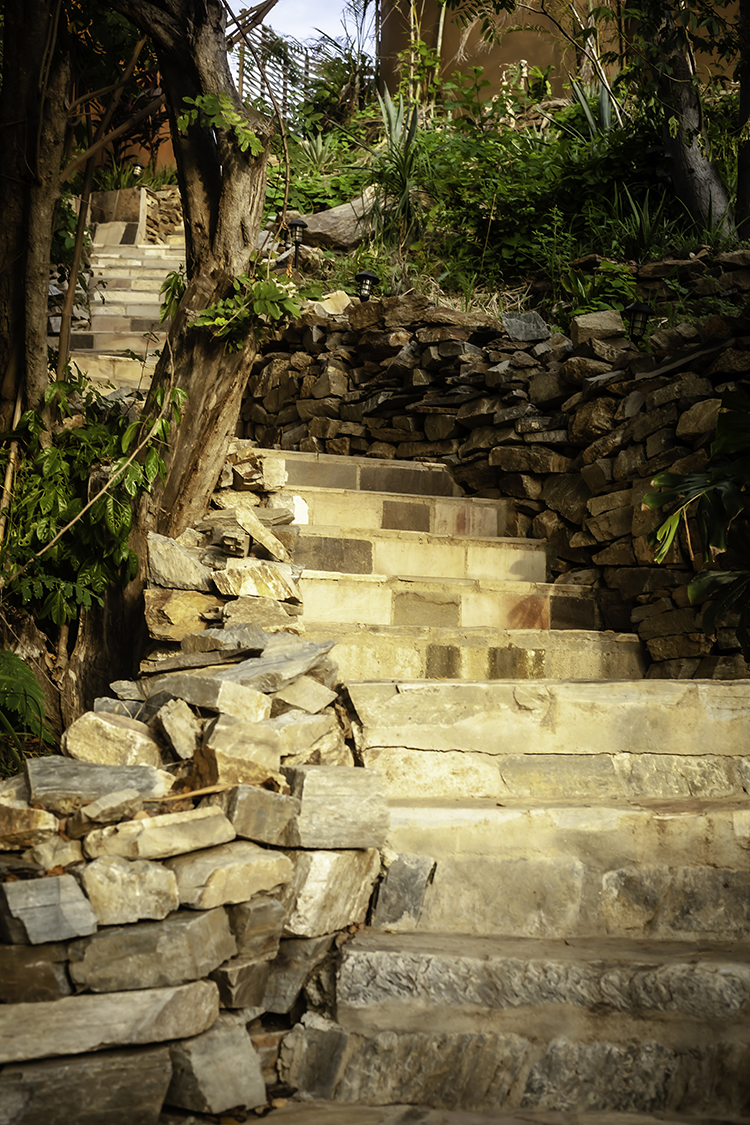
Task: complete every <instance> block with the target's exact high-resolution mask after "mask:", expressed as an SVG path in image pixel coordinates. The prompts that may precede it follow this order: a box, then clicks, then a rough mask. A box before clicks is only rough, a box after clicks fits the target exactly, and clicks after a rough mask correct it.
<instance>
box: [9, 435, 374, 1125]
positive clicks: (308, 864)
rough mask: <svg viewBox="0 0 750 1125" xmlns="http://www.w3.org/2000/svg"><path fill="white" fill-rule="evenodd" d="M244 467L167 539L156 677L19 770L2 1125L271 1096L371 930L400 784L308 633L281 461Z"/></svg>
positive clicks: (157, 566)
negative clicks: (342, 968) (375, 763)
mask: <svg viewBox="0 0 750 1125" xmlns="http://www.w3.org/2000/svg"><path fill="white" fill-rule="evenodd" d="M242 445H243V443H236V446H237V447H241V446H242ZM235 471H238V472H240V473H241V474H242V483H243V485H244V487H245V489H246V491H243V492H240V493H235V492H233V491H232V490H231V489H230V488H225V489H224V491H223V493H222V498H223V499H224V500H225V501H227V499H228V497H229V498H230V499H231V500H232V503H231V508H230V510H221V509H220V510H218V511H213V512H212V513H207V519H206V520H205V521H202V523H201V525H200V526H202V527H203V531H202V532H199V531H197V530H195V529H191V530H190V531H189V532H186V533H185V535H184V536H183V537H181V541H180V542H177V541H175V540H171V539H166V538H164V537H162V536H156V535H152V536H151V537H150V538H149V560H148V562H149V575H150V585H149V587H148V589H147V591H146V595H147V596H146V620H147V624H148V627H149V630H150V632H151V636H152V637H153V638H154V641H155V646H154V647H153V648H152V651H151V652H150V653H149V654H148V656H147V657H146V658H145V659H144V661H143V663H142V665H141V675H140V676H139V678H138V679H136V680H133V681H119V682H117V683H114V684H113V685H112V692H113V694H112V696H111V697H110V696H107V697H102V698H100V699H97V700H96V701H95V704H94V709H93V710H92V711H89V712H86V713H85V714H84V715H82V716H81V717H80V718H78V719H77V720H76V721H75V722H74V723H72V724H71V726H70V727H69V728H68V729H67V731H66V732H65V734H64V735H63V740H62V747H61V749H62V755H51V756H48V757H39V758H31V759H29V760H27V761H26V763H25V769H24V772H23V773H21V774H19V775H18V776H16V777H14V778H11V779H9V780H7V781H4V782H0V1122H1V1123H2V1125H70V1123H71V1122H75V1125H101V1123H102V1122H103V1121H105V1120H106V1121H107V1122H108V1123H110V1125H157V1122H159V1123H161V1125H167V1123H168V1122H171V1121H173V1120H175V1121H177V1120H180V1121H184V1120H185V1118H184V1117H180V1118H174V1119H173V1117H172V1116H171V1115H169V1114H162V1108H163V1106H164V1105H165V1104H166V1105H167V1106H174V1107H181V1108H182V1109H185V1110H188V1111H190V1112H201V1113H203V1112H205V1113H211V1114H220V1113H224V1112H225V1111H227V1110H230V1109H238V1110H240V1111H242V1113H243V1114H244V1111H245V1110H247V1109H250V1110H252V1109H253V1108H260V1107H264V1106H266V1105H267V1104H268V1102H269V1100H272V1099H273V1097H274V1094H278V1093H279V1090H278V1075H277V1069H276V1059H277V1054H278V1049H279V1044H280V1042H281V1040H282V1038H283V1036H284V1034H285V1031H286V1030H288V1029H289V1028H290V1027H291V1026H293V1024H294V1023H295V1022H296V1016H297V1014H298V1013H299V1011H301V1010H302V1008H304V1007H305V1005H306V1001H303V1000H301V999H300V998H301V994H302V991H303V989H305V988H307V989H308V990H309V993H310V997H311V999H310V1001H309V1003H310V1005H311V1006H313V1007H314V1006H315V1004H316V1003H320V1004H321V1005H324V1004H325V1003H326V1002H327V999H328V985H327V983H326V982H327V981H329V979H330V975H331V972H332V969H331V967H330V965H331V962H332V961H333V959H334V958H335V955H336V951H337V949H338V948H339V946H340V945H341V944H342V942H343V941H344V940H346V938H347V936H348V932H349V931H351V930H354V929H357V928H358V927H359V926H361V925H362V924H363V923H364V922H365V920H366V917H367V913H368V909H369V904H370V899H371V895H372V892H373V888H374V886H375V883H376V880H377V879H378V877H379V874H380V865H381V858H380V849H381V848H382V847H383V845H384V843H385V839H386V833H387V830H388V824H389V812H388V805H387V799H386V792H385V786H384V784H383V782H382V780H381V778H380V775H379V774H378V773H377V771H373V770H369V769H368V770H364V769H355V768H353V767H354V757H353V753H352V749H351V747H350V745H349V744H348V743H347V740H346V739H347V736H348V735H350V734H351V732H350V730H349V729H348V723H347V720H346V717H345V714H344V712H343V710H342V708H341V706H340V704H339V702H338V694H337V690H338V671H337V668H336V665H335V663H334V662H333V661H332V660H331V658H330V656H329V655H328V653H329V651H330V649H331V648H332V647H333V642H332V641H331V642H320V643H313V642H310V641H306V640H304V638H301V637H299V636H297V635H296V633H297V632H298V631H299V626H298V624H297V625H295V623H296V622H298V613H299V611H300V609H301V605H300V597H299V595H298V592H297V586H296V581H295V579H296V577H297V570H295V568H293V567H292V566H291V564H289V563H286V562H283V561H279V560H280V559H285V558H286V550H285V548H284V546H283V544H282V543H281V542H280V540H278V539H277V538H276V537H275V536H274V534H273V533H272V532H271V531H270V530H269V529H267V528H264V527H263V526H262V525H261V523H260V521H259V520H258V519H257V517H255V516H254V510H258V511H260V510H261V509H260V508H258V507H255V509H254V506H255V505H258V500H259V498H258V496H257V492H259V491H263V490H264V488H265V487H266V486H267V485H268V483H269V482H268V480H266V479H264V471H263V466H262V463H261V461H260V460H259V459H258V458H257V457H256V456H255V454H254V453H253V451H251V450H249V449H248V448H247V447H246V446H245V447H244V448H235V449H234V450H233V451H232V452H231V453H230V460H229V461H228V463H227V467H226V469H225V473H224V476H225V477H226V478H227V479H228V481H229V482H231V480H232V477H233V473H234V472H235ZM275 472H276V467H275V466H274V465H271V466H270V468H269V475H270V476H273V475H274V473H275ZM249 485H254V486H255V493H256V494H253V492H252V491H247V489H248V486H249ZM243 498H244V499H245V504H244V505H243V503H242V501H243ZM278 514H279V512H278V509H276V510H274V515H276V516H278ZM288 515H289V518H291V513H289V514H288ZM204 525H205V526H204ZM248 529H250V530H249V531H248ZM248 550H249V551H250V552H251V554H250V555H249V556H248ZM269 556H270V558H269ZM208 587H210V588H211V590H212V591H213V592H212V593H206V592H205V591H206V589H207V588H208ZM217 590H218V591H223V595H222V593H221V592H219V593H217ZM260 590H262V593H261V592H260ZM207 617H208V620H207V619H206V618H207ZM259 621H262V622H263V625H261V624H259ZM347 767H348V768H347ZM274 1087H276V1089H274ZM239 1119H240V1120H245V1119H246V1118H245V1116H244V1115H242V1116H240V1118H239ZM190 1120H193V1118H190Z"/></svg>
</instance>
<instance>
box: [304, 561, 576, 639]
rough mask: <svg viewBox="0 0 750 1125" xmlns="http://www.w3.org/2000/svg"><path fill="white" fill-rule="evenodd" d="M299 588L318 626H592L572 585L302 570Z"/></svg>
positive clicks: (306, 611) (552, 627) (568, 627)
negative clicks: (328, 624) (399, 576)
mask: <svg viewBox="0 0 750 1125" xmlns="http://www.w3.org/2000/svg"><path fill="white" fill-rule="evenodd" d="M299 589H300V592H301V594H302V601H303V605H304V607H305V616H306V617H307V618H308V619H309V620H310V621H314V622H316V623H318V624H320V625H322V624H326V623H328V622H330V623H332V624H339V625H341V624H346V625H350V624H352V623H353V622H356V623H357V624H359V625H438V626H451V627H454V628H462V629H467V628H468V629H471V628H479V627H484V628H494V629H595V628H596V626H597V625H598V620H597V608H596V603H595V602H594V601H593V599H592V597H591V592H590V591H589V590H588V589H587V588H585V587H580V586H572V585H567V586H565V585H558V584H555V585H549V584H546V583H542V582H497V581H491V580H490V579H486V578H483V579H469V578H464V579H460V578H428V577H421V576H418V575H415V576H413V577H410V578H397V577H393V576H389V575H380V574H337V573H334V572H332V571H314V570H306V571H304V572H303V574H302V577H301V578H300V580H299Z"/></svg>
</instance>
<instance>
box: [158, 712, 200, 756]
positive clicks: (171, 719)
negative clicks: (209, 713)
mask: <svg viewBox="0 0 750 1125" xmlns="http://www.w3.org/2000/svg"><path fill="white" fill-rule="evenodd" d="M156 725H157V728H158V729H159V730H160V731H161V732H162V734H163V735H164V737H165V739H166V740H167V742H168V743H169V745H170V746H171V748H172V750H174V752H175V754H176V755H177V757H178V758H182V759H183V761H186V760H189V759H190V758H192V756H193V754H194V753H195V748H196V746H197V745H198V742H199V740H200V737H201V734H202V733H203V726H202V724H201V722H200V721H199V720H198V719H196V717H195V715H194V714H193V712H192V711H191V710H190V708H189V707H188V705H187V703H186V702H185V700H184V699H170V701H169V703H165V704H164V706H163V707H162V708H161V709H160V710H159V711H158V712H157V714H156Z"/></svg>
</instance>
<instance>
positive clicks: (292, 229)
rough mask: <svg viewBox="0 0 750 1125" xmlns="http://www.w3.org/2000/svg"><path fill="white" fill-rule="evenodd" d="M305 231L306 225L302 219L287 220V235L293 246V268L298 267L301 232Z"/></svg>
mask: <svg viewBox="0 0 750 1125" xmlns="http://www.w3.org/2000/svg"><path fill="white" fill-rule="evenodd" d="M306 230H307V223H306V222H305V221H304V219H290V220H289V234H290V236H291V239H292V245H293V246H294V268H295V269H297V267H298V266H299V248H300V246H301V245H302V238H303V232H304V231H306Z"/></svg>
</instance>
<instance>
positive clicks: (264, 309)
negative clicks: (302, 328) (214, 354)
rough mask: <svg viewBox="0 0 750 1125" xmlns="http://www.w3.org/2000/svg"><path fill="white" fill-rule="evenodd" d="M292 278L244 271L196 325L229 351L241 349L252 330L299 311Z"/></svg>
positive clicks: (256, 331)
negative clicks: (207, 331)
mask: <svg viewBox="0 0 750 1125" xmlns="http://www.w3.org/2000/svg"><path fill="white" fill-rule="evenodd" d="M295 294H296V288H295V285H294V283H293V282H291V281H277V280H276V279H275V278H265V279H264V278H257V277H251V276H250V275H249V274H246V273H243V274H240V275H239V277H236V278H235V279H234V281H233V282H232V292H231V294H230V295H229V296H228V297H225V298H224V299H223V300H221V301H217V303H216V304H215V305H210V306H209V307H208V308H206V309H203V311H202V312H199V313H197V314H196V315H195V316H194V317H193V321H192V323H193V325H194V326H195V327H196V328H207V329H208V330H209V331H210V333H211V335H212V336H213V337H214V338H215V339H217V340H223V341H224V343H225V346H226V349H227V350H228V351H241V350H242V348H243V347H244V345H245V341H246V340H247V338H248V336H249V335H250V334H251V333H254V334H255V335H256V337H258V336H260V335H261V334H262V333H263V331H264V330H265V329H267V328H270V327H272V326H273V325H275V324H280V323H283V322H285V321H287V320H289V319H292V318H294V317H297V316H299V315H300V312H301V308H300V305H299V302H298V301H297V300H296V298H295Z"/></svg>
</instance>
